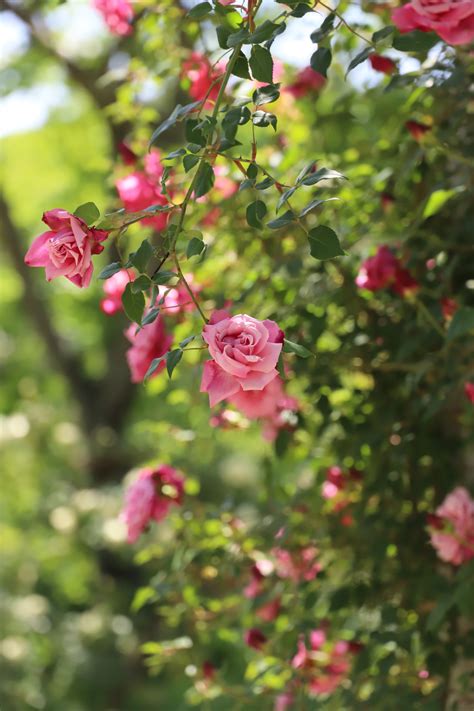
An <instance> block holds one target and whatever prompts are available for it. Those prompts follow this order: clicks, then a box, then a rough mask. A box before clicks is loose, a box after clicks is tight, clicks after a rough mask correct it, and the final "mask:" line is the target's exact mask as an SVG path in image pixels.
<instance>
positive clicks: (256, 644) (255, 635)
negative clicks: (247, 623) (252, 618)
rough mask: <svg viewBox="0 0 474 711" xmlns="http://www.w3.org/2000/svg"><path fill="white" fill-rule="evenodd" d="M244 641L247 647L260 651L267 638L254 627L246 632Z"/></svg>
mask: <svg viewBox="0 0 474 711" xmlns="http://www.w3.org/2000/svg"><path fill="white" fill-rule="evenodd" d="M244 641H245V644H248V646H249V647H253V648H254V649H258V650H260V649H262V647H263V645H264V644H265V642H266V641H267V638H266V637H265V635H264V634H263V632H262V631H261V630H259V629H257V628H256V627H252V628H251V629H249V630H246V632H245V634H244Z"/></svg>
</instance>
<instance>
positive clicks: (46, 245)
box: [25, 209, 109, 287]
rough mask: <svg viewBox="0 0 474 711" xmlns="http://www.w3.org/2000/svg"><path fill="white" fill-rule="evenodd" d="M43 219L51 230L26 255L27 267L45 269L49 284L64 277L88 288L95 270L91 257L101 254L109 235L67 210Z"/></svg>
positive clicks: (37, 240) (51, 211) (59, 210)
mask: <svg viewBox="0 0 474 711" xmlns="http://www.w3.org/2000/svg"><path fill="white" fill-rule="evenodd" d="M42 219H43V222H44V223H45V224H46V225H47V226H48V227H49V228H50V230H49V231H48V232H43V234H41V235H39V237H37V238H36V239H35V240H34V242H33V244H32V245H31V247H30V248H29V250H28V252H27V253H26V255H25V264H27V265H28V266H29V267H45V271H46V279H47V280H48V281H51V279H55V278H56V277H59V276H65V277H66V279H69V281H72V283H73V284H75V285H76V286H80V287H85V286H89V284H90V281H91V277H92V272H93V270H94V267H93V265H92V255H93V254H100V252H102V250H103V249H104V247H103V246H102V245H101V244H100V242H103V241H104V240H105V239H107V237H108V235H109V233H108V232H106V231H105V230H97V229H95V228H94V227H88V226H87V225H86V223H85V222H84V221H83V220H81V219H80V218H79V217H76V216H75V215H71V213H70V212H67V210H61V209H55V210H49V211H48V212H45V213H44V214H43V218H42Z"/></svg>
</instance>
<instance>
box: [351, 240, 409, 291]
mask: <svg viewBox="0 0 474 711" xmlns="http://www.w3.org/2000/svg"><path fill="white" fill-rule="evenodd" d="M355 282H356V284H357V286H358V287H359V288H360V289H368V290H369V291H380V290H381V289H386V288H392V289H393V290H394V291H395V292H396V293H397V294H400V296H404V295H405V294H406V293H407V292H409V291H413V290H415V289H417V288H418V282H417V281H415V279H413V277H412V276H411V274H410V272H409V271H408V270H407V269H405V268H404V267H402V265H401V263H400V262H399V260H398V259H397V258H396V257H395V255H394V254H393V252H392V251H391V250H390V249H389V248H388V247H387V246H385V245H382V246H381V247H379V248H378V250H377V253H376V254H375V255H374V256H373V257H369V258H368V259H366V260H365V262H363V264H362V266H361V268H360V270H359V273H358V275H357V277H356V280H355Z"/></svg>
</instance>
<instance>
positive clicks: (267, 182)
mask: <svg viewBox="0 0 474 711" xmlns="http://www.w3.org/2000/svg"><path fill="white" fill-rule="evenodd" d="M272 185H275V181H274V180H273V178H270V177H268V178H264V179H263V180H261V181H260V182H259V183H257V184H256V185H255V188H256V189H257V190H266V189H267V188H271V187H272Z"/></svg>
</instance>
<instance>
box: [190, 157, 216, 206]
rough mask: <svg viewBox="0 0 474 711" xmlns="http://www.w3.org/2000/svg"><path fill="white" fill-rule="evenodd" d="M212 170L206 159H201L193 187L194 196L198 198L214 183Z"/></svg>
mask: <svg viewBox="0 0 474 711" xmlns="http://www.w3.org/2000/svg"><path fill="white" fill-rule="evenodd" d="M214 180H215V176H214V171H213V169H212V166H211V164H210V163H208V162H207V161H203V162H202V163H201V165H200V166H199V171H198V174H197V178H196V184H195V187H194V195H195V197H196V198H200V197H202V196H203V195H206V194H207V193H208V192H209V190H211V189H212V186H213V185H214Z"/></svg>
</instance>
